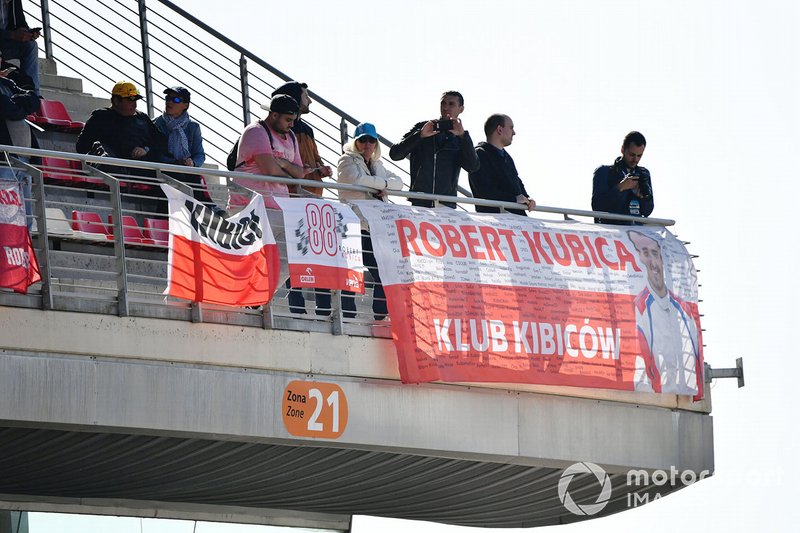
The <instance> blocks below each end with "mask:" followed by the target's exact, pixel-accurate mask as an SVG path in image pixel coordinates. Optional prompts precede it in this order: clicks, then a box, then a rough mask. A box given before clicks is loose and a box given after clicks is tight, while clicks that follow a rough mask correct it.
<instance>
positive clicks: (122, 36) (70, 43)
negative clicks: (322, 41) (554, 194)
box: [28, 0, 470, 196]
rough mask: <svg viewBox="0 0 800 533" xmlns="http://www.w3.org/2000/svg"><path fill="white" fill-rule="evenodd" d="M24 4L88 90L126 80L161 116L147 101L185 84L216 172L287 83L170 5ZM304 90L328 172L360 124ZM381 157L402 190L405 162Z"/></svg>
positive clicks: (74, 0)
mask: <svg viewBox="0 0 800 533" xmlns="http://www.w3.org/2000/svg"><path fill="white" fill-rule="evenodd" d="M29 4H30V5H32V6H36V7H38V8H39V12H40V13H39V14H36V13H34V12H33V11H31V12H30V13H29V14H28V16H29V17H31V19H32V20H38V21H39V22H40V23H41V25H42V26H43V27H44V41H45V42H44V49H45V54H46V57H47V58H49V59H53V60H55V61H56V62H57V63H58V65H59V69H60V73H63V74H67V75H69V74H74V75H75V76H77V77H80V78H82V79H83V81H84V84H85V85H87V86H88V87H87V89H86V90H88V91H89V92H92V93H94V94H99V95H103V96H106V95H108V94H109V92H110V89H111V87H112V86H113V84H114V83H116V82H117V81H120V80H121V79H128V80H131V81H133V82H134V83H136V84H137V85H138V86H140V87H143V88H144V90H145V93H146V102H147V111H148V113H149V114H150V116H151V117H153V116H154V115H156V114H159V113H160V110H158V109H156V107H157V106H156V104H155V101H154V95H155V96H160V95H161V92H162V91H163V89H165V88H166V87H171V86H175V85H181V86H184V87H186V88H188V89H189V90H190V91H191V92H192V107H191V109H190V113H191V115H192V118H194V119H195V120H197V121H198V122H199V123H200V124H201V126H202V129H203V141H204V147H205V149H206V154H207V156H208V160H209V162H214V163H217V164H218V165H220V167H221V168H224V167H225V159H226V157H227V154H228V151H229V150H230V148H231V146H233V143H234V141H235V140H236V139H237V138H238V137H239V135H240V134H241V132H242V129H243V127H244V126H246V125H247V124H249V123H251V122H252V121H253V120H254V119H255V120H257V119H259V118H261V115H263V113H264V112H262V111H261V109H260V104H263V103H267V102H269V100H270V95H271V93H272V91H273V90H274V89H275V88H276V87H278V86H280V85H282V84H283V83H285V82H286V81H289V80H291V79H292V77H291V76H289V75H288V74H285V73H283V72H281V71H280V70H278V69H277V68H275V67H274V66H272V65H271V64H269V63H267V62H266V61H264V60H263V59H261V58H259V57H258V56H257V55H256V54H254V53H253V52H251V51H249V50H247V49H245V48H244V47H242V46H240V45H239V44H237V43H235V42H234V41H232V40H231V39H229V38H227V37H225V36H224V35H223V34H221V33H220V32H218V31H216V30H215V29H214V28H212V27H211V26H209V25H208V24H205V23H204V22H202V21H201V20H199V19H197V18H196V17H194V16H192V15H191V14H189V13H188V12H186V11H185V10H183V9H181V8H180V7H178V6H176V5H175V4H174V3H172V2H170V1H168V0H150V1H145V0H39V1H38V4H37V2H36V0H33V1H31V2H29ZM31 24H33V23H32V22H31ZM300 81H302V80H300ZM309 94H310V96H311V98H312V99H313V100H314V104H312V107H311V109H312V111H311V112H310V113H309V114H306V115H304V116H303V120H305V121H306V122H308V123H309V124H310V125H311V126H312V127H313V128H314V131H315V139H316V142H317V146H318V148H319V152H320V156H321V157H322V159H323V160H324V161H325V162H326V163H327V164H329V165H330V166H332V167H335V166H336V162H337V161H338V159H339V156H340V155H341V153H342V145H343V144H344V143H345V142H346V141H347V140H348V138H350V134H349V127H350V126H355V125H357V124H358V123H359V122H360V121H359V120H358V119H356V118H355V117H354V116H352V115H350V114H349V113H347V112H345V111H343V110H341V109H339V108H338V107H336V106H335V105H333V104H332V103H330V102H329V101H328V100H326V99H325V98H323V97H322V96H321V95H320V94H318V93H316V92H314V91H312V90H310V91H309ZM380 142H381V143H382V144H384V145H385V146H386V147H387V150H384V153H386V154H388V147H391V145H392V143H391V142H390V141H389V140H388V139H386V138H384V137H381V138H380ZM383 161H384V164H386V165H388V166H389V168H392V169H393V170H394V171H395V172H396V173H398V174H399V175H401V176H403V177H404V182H405V183H406V185H408V183H409V179H408V171H407V169H406V168H404V167H407V164H405V163H404V164H402V165H399V164H398V163H396V162H394V161H391V160H390V159H388V158H386V157H384V159H383ZM462 193H463V194H465V195H467V196H470V194H469V192H468V191H466V190H462Z"/></svg>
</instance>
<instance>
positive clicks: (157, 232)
mask: <svg viewBox="0 0 800 533" xmlns="http://www.w3.org/2000/svg"><path fill="white" fill-rule="evenodd" d="M144 236H145V237H147V238H149V239H152V240H153V241H154V242H155V243H156V244H157V245H159V246H167V245H168V244H169V220H167V219H165V218H146V219H144Z"/></svg>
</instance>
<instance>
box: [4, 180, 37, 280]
mask: <svg viewBox="0 0 800 533" xmlns="http://www.w3.org/2000/svg"><path fill="white" fill-rule="evenodd" d="M41 279H42V276H41V274H40V273H39V264H38V263H37V262H36V254H34V252H33V244H32V243H31V235H30V233H29V232H28V226H27V225H26V224H25V204H24V198H23V196H22V193H21V190H20V187H19V185H18V184H17V182H16V181H0V287H5V288H7V289H13V290H14V291H15V292H19V293H22V294H26V293H27V292H28V287H30V286H31V285H32V284H34V283H36V282H37V281H39V280H41Z"/></svg>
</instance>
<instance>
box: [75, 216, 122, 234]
mask: <svg viewBox="0 0 800 533" xmlns="http://www.w3.org/2000/svg"><path fill="white" fill-rule="evenodd" d="M72 230H73V231H74V232H75V237H79V238H83V239H89V240H94V241H109V240H113V239H114V236H113V235H112V234H111V233H112V232H111V228H108V227H107V226H106V225H105V224H103V219H101V218H100V215H98V214H97V213H92V212H89V211H73V212H72Z"/></svg>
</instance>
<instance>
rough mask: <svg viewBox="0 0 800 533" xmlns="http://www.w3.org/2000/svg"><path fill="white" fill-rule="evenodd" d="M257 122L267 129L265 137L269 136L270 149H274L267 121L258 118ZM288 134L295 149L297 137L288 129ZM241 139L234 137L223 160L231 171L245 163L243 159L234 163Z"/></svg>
mask: <svg viewBox="0 0 800 533" xmlns="http://www.w3.org/2000/svg"><path fill="white" fill-rule="evenodd" d="M258 123H259V124H261V126H262V127H263V128H264V129H265V130H266V131H267V137H269V147H270V148H272V150H273V151H274V150H275V144H274V143H273V142H272V132H271V131H269V128H268V127H267V123H266V122H264V121H263V120H259V121H258ZM289 136H290V137H291V138H292V144H294V149H295V150H297V139H296V138H295V136H294V132H293V131H291V130H290V131H289ZM241 139H242V138H241V137H239V138H238V139H236V142H235V143H233V146H232V147H231V151H230V152H228V158H227V159H226V160H225V166H226V167H227V168H228V170H230V171H231V172H233V171H234V170H236V169H237V168H239V167H240V166H242V165H244V164H245V162H244V161H242V162H241V163H239V164H238V165H237V164H236V159H237V158H238V156H239V141H240V140H241Z"/></svg>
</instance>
